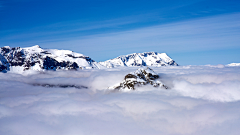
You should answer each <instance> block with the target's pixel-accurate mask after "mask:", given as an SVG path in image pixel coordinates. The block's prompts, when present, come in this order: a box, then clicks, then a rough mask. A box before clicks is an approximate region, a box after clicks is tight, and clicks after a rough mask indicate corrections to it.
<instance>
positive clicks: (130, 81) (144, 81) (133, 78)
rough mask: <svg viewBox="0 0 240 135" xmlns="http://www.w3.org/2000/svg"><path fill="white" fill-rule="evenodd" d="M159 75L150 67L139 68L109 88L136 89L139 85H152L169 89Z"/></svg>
mask: <svg viewBox="0 0 240 135" xmlns="http://www.w3.org/2000/svg"><path fill="white" fill-rule="evenodd" d="M158 78H159V75H157V74H156V73H155V72H154V71H153V70H152V69H150V68H149V67H147V68H145V69H143V68H139V69H138V70H136V71H135V72H131V73H129V74H127V75H126V76H125V77H124V80H123V81H122V82H121V83H119V84H116V85H114V86H111V87H109V88H108V89H112V90H135V89H136V88H137V87H140V86H142V85H148V84H149V85H152V86H153V87H162V88H164V89H167V88H168V87H167V86H166V85H165V84H163V83H162V82H160V81H159V80H157V79H158Z"/></svg>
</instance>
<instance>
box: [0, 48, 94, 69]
mask: <svg viewBox="0 0 240 135" xmlns="http://www.w3.org/2000/svg"><path fill="white" fill-rule="evenodd" d="M78 68H80V69H89V68H90V69H92V68H98V63H97V62H95V61H94V60H92V59H91V58H89V57H88V56H84V55H83V54H80V53H75V52H72V51H69V50H57V49H42V48H40V47H39V46H38V45H36V46H32V47H27V48H20V47H13V48H11V47H9V46H5V47H1V48H0V71H2V72H7V71H14V72H18V73H19V72H22V71H25V70H37V71H42V70H56V69H65V70H71V69H73V70H74V69H78Z"/></svg>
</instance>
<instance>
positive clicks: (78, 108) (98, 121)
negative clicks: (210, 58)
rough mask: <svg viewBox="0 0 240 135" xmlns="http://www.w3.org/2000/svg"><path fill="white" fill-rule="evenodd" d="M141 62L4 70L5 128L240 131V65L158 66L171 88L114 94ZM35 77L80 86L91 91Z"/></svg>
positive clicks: (51, 132) (0, 105) (65, 134)
mask: <svg viewBox="0 0 240 135" xmlns="http://www.w3.org/2000/svg"><path fill="white" fill-rule="evenodd" d="M134 70H136V68H116V69H107V70H85V71H70V72H66V71H65V72H63V71H57V72H46V73H44V74H34V75H19V74H13V73H7V74H2V73H1V74H0V78H1V79H0V83H1V87H0V93H1V94H0V134H2V135H26V134H34V135H42V134H44V135H55V134H57V135H85V134H88V135H96V134H97V135H106V134H116V135H118V134H119V135H120V134H127V135H132V134H140V135H141V134H150V135H159V134H166V135H176V134H190V135H191V134H192V135H202V134H219V135H221V134H222V135H225V134H231V135H237V134H238V133H239V132H240V129H239V125H240V109H239V105H240V72H239V70H240V68H239V67H225V66H223V65H216V66H212V65H206V66H180V67H160V68H153V70H154V71H155V72H157V73H159V75H160V79H161V81H163V82H164V83H165V84H166V85H168V86H169V87H170V89H169V90H165V89H160V88H153V87H151V86H144V87H140V88H139V89H138V90H136V91H130V92H110V91H108V90H106V88H107V87H108V86H111V85H114V84H115V83H118V82H120V81H121V80H122V79H123V78H124V75H125V74H127V73H128V72H131V71H134ZM31 83H49V84H76V85H82V86H87V87H88V89H84V88H83V89H75V88H45V87H40V86H32V85H30V84H31Z"/></svg>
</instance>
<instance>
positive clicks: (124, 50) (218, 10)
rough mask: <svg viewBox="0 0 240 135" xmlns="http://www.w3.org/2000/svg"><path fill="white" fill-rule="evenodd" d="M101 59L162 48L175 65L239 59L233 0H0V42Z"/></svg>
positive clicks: (238, 21)
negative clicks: (64, 50) (71, 52)
mask: <svg viewBox="0 0 240 135" xmlns="http://www.w3.org/2000/svg"><path fill="white" fill-rule="evenodd" d="M32 45H40V46H41V47H42V48H52V49H54V48H55V49H68V50H73V51H75V52H78V53H82V54H84V55H87V56H90V57H91V58H92V59H94V60H96V61H104V60H107V59H111V58H115V57H117V56H119V55H125V54H130V53H134V52H148V51H155V52H166V53H167V54H168V55H169V56H170V57H172V58H173V59H174V60H175V61H176V62H177V63H179V64H180V65H205V64H228V63H232V62H240V1H239V0H156V1H154V0H148V1H147V0H119V1H118V0H0V47H2V46H11V47H17V46H20V47H29V46H32Z"/></svg>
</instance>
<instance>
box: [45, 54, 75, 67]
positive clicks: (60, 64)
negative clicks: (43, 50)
mask: <svg viewBox="0 0 240 135" xmlns="http://www.w3.org/2000/svg"><path fill="white" fill-rule="evenodd" d="M61 68H67V69H74V70H77V68H79V66H78V65H77V63H76V62H73V63H72V62H69V61H67V62H66V61H63V62H58V61H56V60H55V59H53V58H50V57H48V56H47V57H46V58H45V59H44V61H43V69H47V70H56V69H61Z"/></svg>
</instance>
